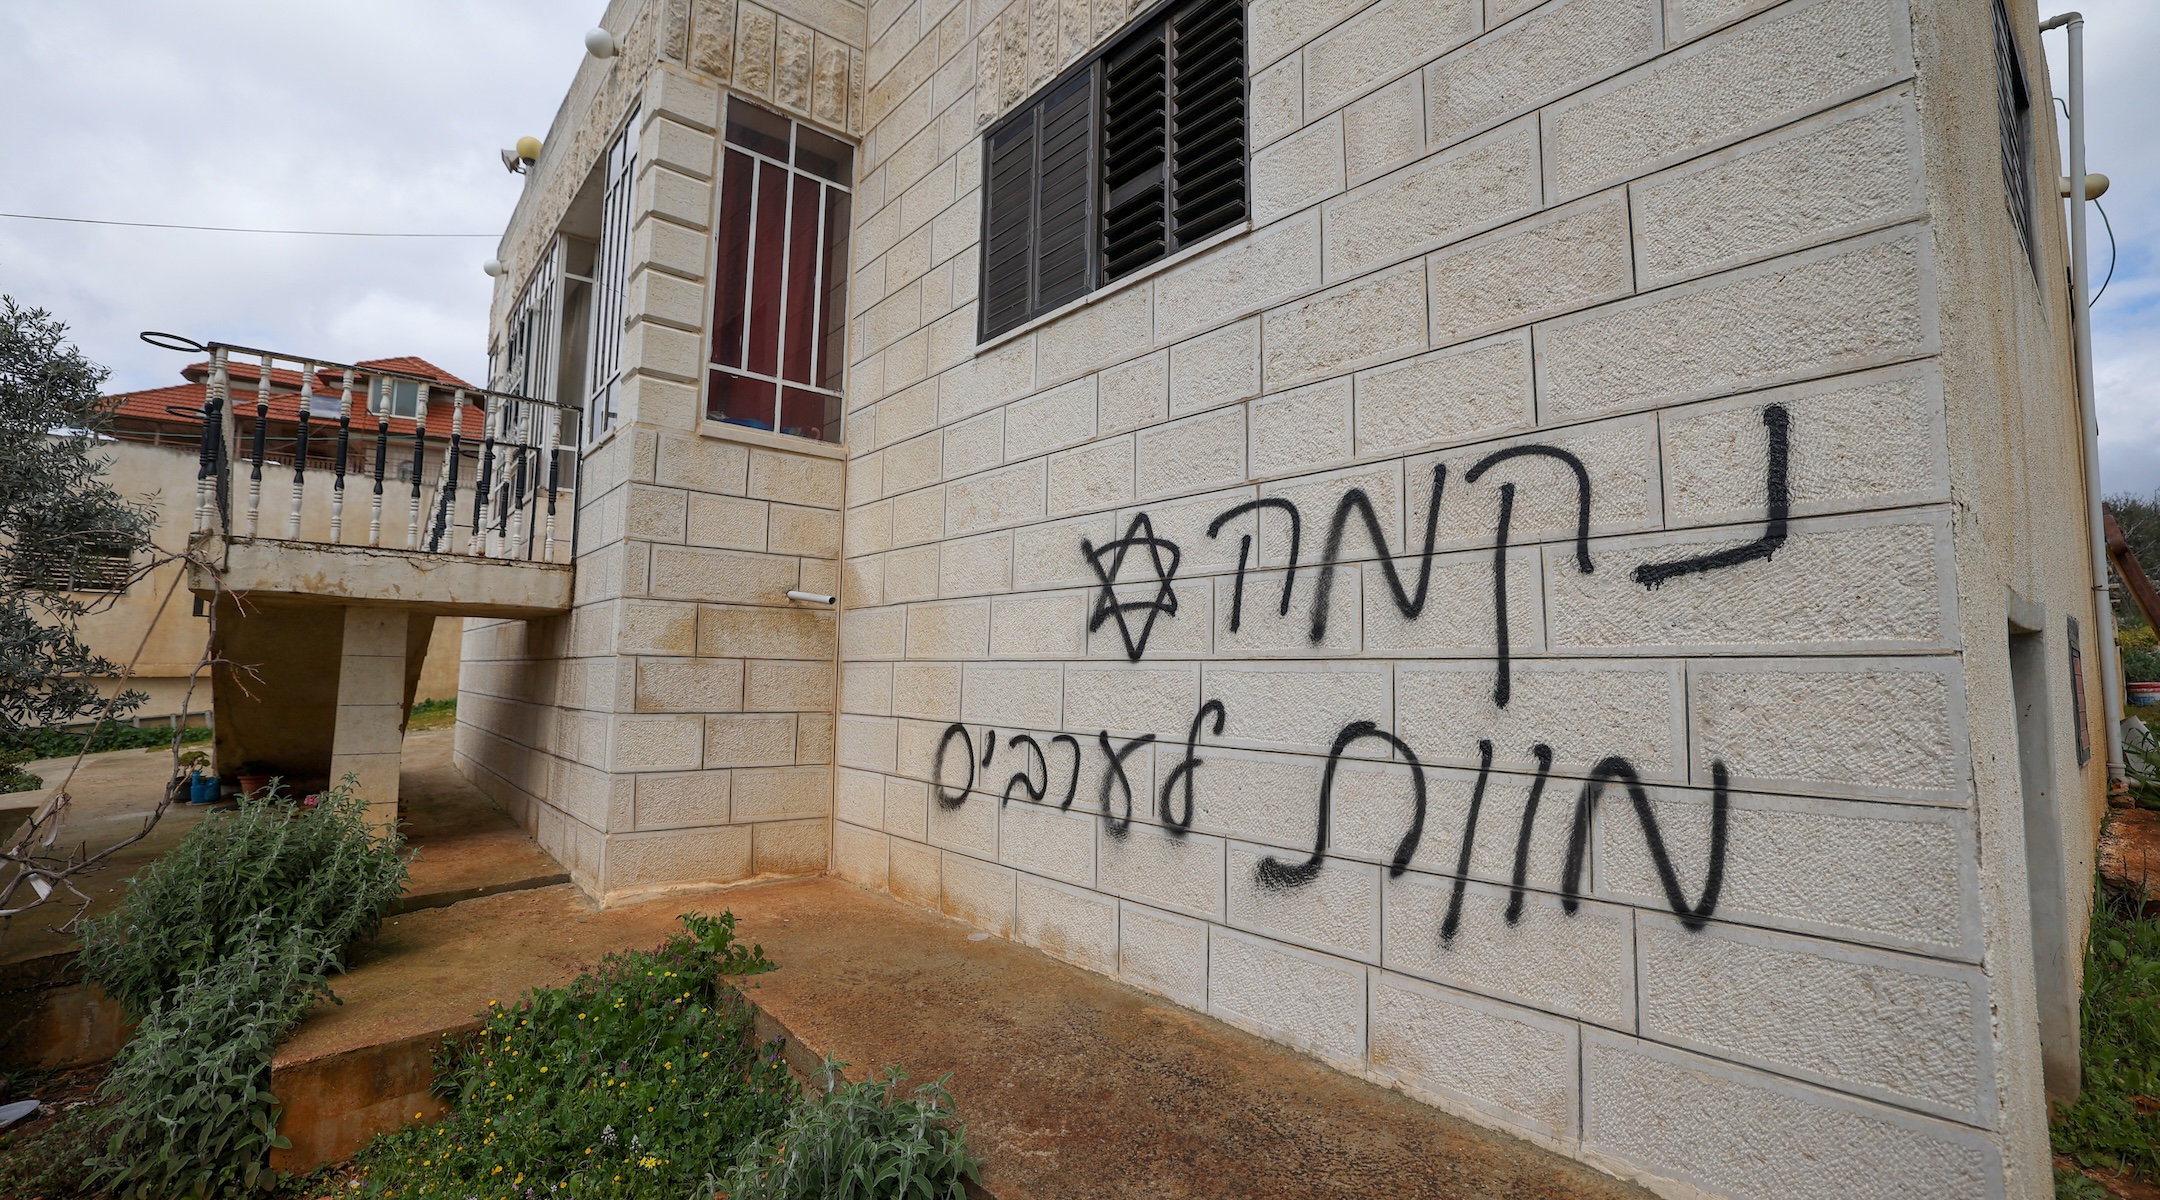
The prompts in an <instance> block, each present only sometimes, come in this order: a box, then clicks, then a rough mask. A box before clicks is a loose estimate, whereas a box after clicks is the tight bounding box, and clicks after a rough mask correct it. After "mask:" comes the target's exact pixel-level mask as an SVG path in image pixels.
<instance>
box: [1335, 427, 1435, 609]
mask: <svg viewBox="0 0 2160 1200" xmlns="http://www.w3.org/2000/svg"><path fill="white" fill-rule="evenodd" d="M1446 486H1447V468H1446V467H1445V466H1443V465H1441V464H1439V463H1434V464H1433V469H1432V496H1431V498H1430V499H1429V500H1427V502H1426V504H1425V549H1424V551H1423V553H1422V554H1421V555H1420V557H1419V560H1418V577H1417V588H1416V589H1415V590H1410V589H1406V588H1404V587H1403V583H1402V576H1401V575H1399V574H1397V573H1396V571H1395V558H1394V554H1395V552H1394V551H1393V550H1391V549H1389V548H1388V544H1387V534H1386V533H1384V532H1382V531H1381V529H1380V518H1379V516H1378V515H1377V514H1375V513H1374V512H1373V506H1372V498H1371V497H1370V496H1367V495H1366V494H1365V489H1364V488H1351V489H1350V490H1349V491H1347V492H1344V493H1343V495H1342V499H1340V500H1338V501H1336V502H1335V519H1334V520H1332V521H1330V522H1328V536H1327V549H1326V551H1325V552H1324V553H1323V554H1322V556H1321V559H1320V583H1319V586H1318V587H1316V588H1315V589H1314V590H1313V606H1312V630H1311V632H1310V635H1309V636H1310V639H1311V641H1312V644H1313V645H1315V646H1317V645H1319V644H1320V642H1321V640H1322V639H1324V638H1325V637H1327V623H1328V595H1329V593H1331V592H1333V591H1334V589H1335V564H1336V563H1338V562H1340V561H1342V542H1343V533H1344V531H1345V530H1346V529H1347V528H1348V526H1349V524H1350V514H1351V513H1353V512H1354V513H1356V514H1357V515H1358V516H1359V517H1361V518H1363V520H1364V522H1365V537H1366V538H1367V540H1369V541H1371V542H1372V547H1373V551H1374V553H1376V554H1378V555H1379V556H1380V571H1381V573H1382V574H1383V575H1384V576H1385V577H1386V578H1387V585H1388V592H1389V593H1390V594H1391V595H1392V596H1394V598H1395V609H1396V611H1398V612H1400V613H1402V615H1403V619H1404V620H1406V621H1415V620H1417V619H1418V617H1419V616H1421V615H1422V614H1423V613H1424V612H1425V594H1426V591H1427V590H1428V589H1429V588H1430V587H1431V586H1432V556H1433V539H1434V538H1435V537H1436V536H1438V534H1439V532H1440V493H1441V491H1442V489H1444V488H1445V487H1446ZM1406 548H1407V547H1406Z"/></svg>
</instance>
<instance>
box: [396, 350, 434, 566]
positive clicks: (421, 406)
mask: <svg viewBox="0 0 2160 1200" xmlns="http://www.w3.org/2000/svg"><path fill="white" fill-rule="evenodd" d="M395 390H396V389H395V388H394V387H393V388H392V392H393V394H394V393H395ZM419 391H420V397H419V403H418V404H416V405H415V406H414V408H413V438H412V507H411V510H410V511H408V512H407V513H406V515H405V548H406V549H407V550H418V549H419V548H420V476H421V475H422V474H423V473H424V472H423V468H425V467H426V466H427V409H428V386H427V385H426V384H424V383H423V384H420V385H419Z"/></svg>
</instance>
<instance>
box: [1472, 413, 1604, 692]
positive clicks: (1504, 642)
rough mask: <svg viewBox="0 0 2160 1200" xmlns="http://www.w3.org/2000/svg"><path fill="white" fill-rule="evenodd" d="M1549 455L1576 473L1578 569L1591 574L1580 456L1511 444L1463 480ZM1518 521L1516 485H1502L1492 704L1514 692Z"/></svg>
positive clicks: (1586, 481) (1496, 531)
mask: <svg viewBox="0 0 2160 1200" xmlns="http://www.w3.org/2000/svg"><path fill="white" fill-rule="evenodd" d="M1532 457H1536V458H1550V459H1553V460H1555V461H1557V462H1560V463H1562V464H1565V465H1566V466H1567V467H1568V469H1569V470H1571V471H1573V472H1574V473H1575V569H1576V570H1578V571H1581V572H1582V573H1583V574H1585V575H1588V574H1590V573H1591V572H1592V571H1594V570H1596V569H1597V567H1596V564H1594V563H1592V562H1591V561H1590V471H1589V469H1588V468H1586V467H1584V466H1583V462H1582V460H1581V459H1579V458H1577V457H1575V456H1574V455H1573V454H1570V453H1569V452H1567V451H1565V450H1562V449H1560V448H1559V447H1557V446H1538V445H1529V446H1509V447H1507V448H1506V449H1503V450H1495V451H1493V452H1492V453H1491V454H1488V455H1486V456H1485V457H1484V458H1481V459H1479V460H1478V462H1477V465H1476V466H1473V467H1471V468H1470V469H1469V470H1468V471H1465V472H1463V482H1464V483H1466V484H1469V483H1476V482H1477V481H1478V478H1479V477H1480V476H1482V475H1484V474H1485V472H1486V471H1488V470H1490V469H1492V468H1493V467H1497V466H1499V465H1500V464H1501V463H1504V462H1507V461H1508V460H1510V459H1516V458H1532ZM1514 520H1515V485H1514V484H1512V483H1503V484H1501V485H1500V518H1499V520H1498V521H1496V522H1495V523H1494V528H1493V661H1494V665H1495V670H1494V673H1493V703H1494V704H1496V705H1498V706H1499V707H1501V708H1506V707H1507V706H1508V700H1509V699H1510V698H1511V697H1512V695H1513V693H1514V674H1513V672H1512V671H1511V670H1510V668H1509V655H1508V593H1507V548H1508V529H1509V526H1510V525H1512V524H1513V523H1514Z"/></svg>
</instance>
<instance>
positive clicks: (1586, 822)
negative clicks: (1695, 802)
mask: <svg viewBox="0 0 2160 1200" xmlns="http://www.w3.org/2000/svg"><path fill="white" fill-rule="evenodd" d="M1710 781H1711V790H1710V866H1709V869H1708V870H1707V871H1705V872H1704V874H1703V887H1702V898H1701V899H1700V900H1697V901H1696V902H1695V903H1694V904H1689V903H1688V902H1687V894H1686V893H1685V892H1683V891H1681V890H1680V876H1679V875H1678V874H1677V873H1676V872H1675V871H1674V870H1673V861H1672V855H1671V854H1669V853H1667V852H1666V849H1665V836H1664V834H1663V833H1661V832H1660V831H1659V829H1658V823H1657V817H1656V816H1655V815H1653V814H1652V813H1651V811H1650V794H1649V793H1648V792H1646V791H1644V790H1643V785H1642V780H1641V779H1640V778H1639V777H1637V776H1636V774H1635V768H1634V767H1633V766H1632V765H1630V764H1629V762H1628V760H1626V759H1624V758H1621V757H1620V756H1618V755H1614V756H1612V757H1610V758H1607V759H1603V760H1601V761H1600V762H1599V763H1598V765H1597V766H1595V767H1593V768H1591V771H1590V778H1588V779H1586V780H1584V781H1583V790H1582V797H1581V798H1580V799H1578V800H1577V801H1576V802H1575V827H1574V829H1573V831H1572V832H1570V833H1569V835H1568V850H1567V866H1566V867H1565V868H1563V869H1562V871H1561V879H1560V906H1561V908H1563V909H1565V910H1566V911H1567V912H1570V913H1572V912H1574V911H1575V908H1576V905H1577V903H1578V902H1579V901H1580V899H1581V897H1582V876H1583V867H1584V865H1585V864H1586V863H1587V861H1588V858H1589V847H1590V812H1591V810H1592V809H1594V808H1596V807H1597V802H1598V798H1599V797H1600V796H1602V795H1604V793H1605V785H1606V784H1607V783H1608V782H1619V783H1621V784H1624V785H1626V787H1627V792H1628V799H1629V800H1630V801H1632V802H1633V803H1634V806H1635V820H1636V822H1637V823H1638V824H1640V825H1641V826H1642V835H1643V842H1644V844H1645V845H1647V846H1648V847H1649V849H1650V865H1651V866H1652V867H1654V868H1656V870H1657V875H1658V884H1659V886H1661V887H1663V888H1664V889H1665V903H1666V904H1667V905H1668V906H1670V907H1671V908H1672V910H1673V914H1674V915H1675V916H1677V917H1679V918H1680V924H1681V925H1682V926H1684V927H1686V928H1688V929H1701V928H1702V927H1703V926H1704V925H1707V924H1709V922H1710V915H1711V914H1712V913H1714V912H1716V911H1717V902H1718V892H1719V891H1720V890H1722V889H1723V888H1724V886H1725V822H1726V806H1727V804H1728V803H1729V800H1728V791H1729V787H1728V784H1729V780H1728V778H1727V776H1726V773H1725V764H1724V763H1722V762H1713V763H1711V764H1710Z"/></svg>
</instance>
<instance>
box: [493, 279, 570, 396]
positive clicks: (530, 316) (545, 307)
mask: <svg viewBox="0 0 2160 1200" xmlns="http://www.w3.org/2000/svg"><path fill="white" fill-rule="evenodd" d="M561 290H562V243H561V240H560V239H557V242H556V245H555V247H554V249H553V250H552V251H551V252H550V253H548V254H547V255H545V256H543V257H542V258H541V260H540V266H539V269H538V270H535V271H534V272H533V277H532V280H531V282H529V283H527V284H526V285H525V290H524V291H523V292H522V293H520V294H519V295H518V300H517V306H516V307H515V308H513V309H511V310H510V322H509V336H508V337H506V338H505V339H504V343H503V355H502V370H501V373H500V374H499V375H497V376H496V382H495V387H496V390H498V391H505V392H512V393H515V394H516V395H520V396H530V397H532V398H533V399H535V400H546V401H549V402H553V401H554V399H555V354H556V351H557V346H556V340H557V336H558V335H557V324H558V322H559V320H560V313H559V312H558V309H559V308H560V305H559V304H558V303H557V301H558V299H559V298H560V293H561Z"/></svg>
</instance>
